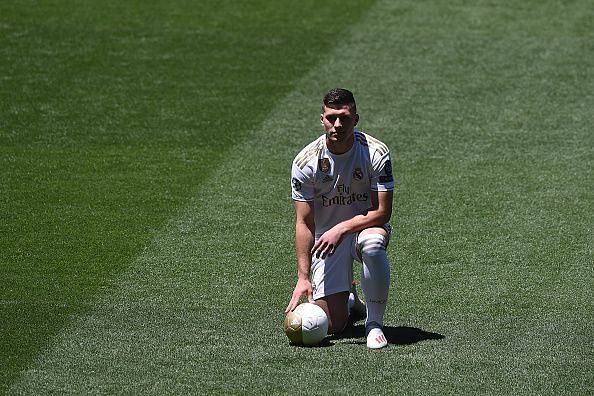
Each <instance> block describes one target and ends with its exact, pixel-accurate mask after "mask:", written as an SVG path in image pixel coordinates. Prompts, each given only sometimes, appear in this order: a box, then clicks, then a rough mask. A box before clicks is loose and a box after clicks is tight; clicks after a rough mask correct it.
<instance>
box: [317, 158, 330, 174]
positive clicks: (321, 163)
mask: <svg viewBox="0 0 594 396" xmlns="http://www.w3.org/2000/svg"><path fill="white" fill-rule="evenodd" d="M318 167H319V168H320V170H321V171H322V172H324V173H328V172H330V159H328V158H320V159H319V160H318Z"/></svg>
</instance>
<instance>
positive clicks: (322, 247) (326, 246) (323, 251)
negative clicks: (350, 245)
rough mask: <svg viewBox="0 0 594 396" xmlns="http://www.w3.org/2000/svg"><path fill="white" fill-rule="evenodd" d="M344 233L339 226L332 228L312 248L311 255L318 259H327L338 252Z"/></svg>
mask: <svg viewBox="0 0 594 396" xmlns="http://www.w3.org/2000/svg"><path fill="white" fill-rule="evenodd" d="M343 236H344V232H343V231H342V230H341V229H340V228H339V227H337V226H334V227H332V228H331V229H329V230H328V231H326V232H325V233H323V234H322V236H321V237H320V239H318V240H317V241H316V243H314V245H313V247H312V248H311V254H312V256H314V257H317V258H322V259H323V258H326V257H327V256H330V255H331V254H332V253H334V252H335V251H336V248H337V247H338V245H339V244H340V242H342V238H343Z"/></svg>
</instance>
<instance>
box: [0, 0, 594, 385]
mask: <svg viewBox="0 0 594 396" xmlns="http://www.w3.org/2000/svg"><path fill="white" fill-rule="evenodd" d="M35 4H36V6H32V5H33V3H32V2H18V3H17V2H11V3H8V4H3V5H2V6H0V43H2V45H0V55H1V56H2V58H1V59H2V61H0V68H1V69H0V71H1V72H2V76H3V77H2V78H3V79H2V83H1V84H2V94H1V95H2V102H1V103H2V108H1V114H0V140H1V143H2V144H0V165H1V166H0V178H1V179H0V180H1V183H2V186H3V187H2V189H0V205H1V206H0V213H1V215H2V218H1V220H2V222H1V223H0V237H1V239H0V277H1V278H2V280H3V285H4V286H3V287H2V288H0V323H2V326H0V367H2V371H1V372H0V390H1V391H7V392H8V393H25V394H38V393H48V392H52V391H53V392H72V393H83V392H85V393H86V392H96V393H155V394H161V393H294V392H305V390H307V389H323V390H324V393H329V394H342V393H359V394H360V393H363V394H369V393H378V394H386V393H404V394H428V393H430V394H448V393H449V394H459V393H487V394H514V393H521V394H525V393H531V394H543V393H544V394H563V393H565V394H587V393H592V392H593V391H594V378H593V375H592V369H591V367H592V366H593V363H594V362H593V356H594V354H593V352H594V339H593V338H592V334H593V330H594V327H593V325H592V319H593V315H592V312H593V311H594V310H593V308H594V307H593V295H592V294H593V292H592V290H593V289H592V285H593V281H594V273H593V271H594V269H593V265H592V263H593V255H592V253H593V251H592V242H593V240H592V224H594V221H593V220H594V218H593V213H594V204H593V202H594V196H593V191H592V187H591V186H592V171H591V169H592V167H593V159H594V153H593V147H594V137H593V135H592V131H591V125H593V121H594V120H593V118H594V117H593V112H592V111H591V109H592V108H594V103H593V102H594V100H593V96H592V92H594V86H593V85H594V82H593V81H592V78H591V77H592V72H593V71H594V56H593V55H594V46H593V44H592V43H594V41H593V39H594V29H592V20H593V18H594V7H592V6H591V5H589V3H588V2H586V1H582V2H580V1H575V2H565V3H562V2H552V1H551V2H544V3H542V4H541V2H524V3H522V4H515V3H514V2H505V3H504V2H501V3H492V2H472V3H470V2H468V4H467V3H465V2H462V1H457V2H449V3H447V4H445V3H443V4H442V3H441V2H423V3H417V2H398V3H394V4H393V2H389V1H385V2H384V1H377V2H375V4H370V3H368V4H366V5H365V6H363V7H361V6H360V5H359V4H360V3H357V5H356V6H355V5H354V4H351V5H349V6H344V5H342V6H338V7H337V4H339V2H337V3H336V4H325V5H323V6H322V5H320V4H316V3H314V2H309V3H303V2H299V4H291V3H288V2H287V3H284V2H283V3H282V6H274V7H273V6H271V5H268V3H266V2H256V1H252V2H238V3H232V2H212V3H205V2H202V3H201V4H200V5H197V4H193V3H190V2H187V3H186V2H181V1H175V2H163V3H154V4H152V5H149V6H147V5H145V4H140V3H139V4H134V3H131V2H130V3H125V4H124V5H120V4H119V3H116V2H113V3H112V2H107V3H104V2H103V3H101V5H99V3H97V4H95V3H91V2H45V3H43V4H37V3H35ZM275 4H276V3H275ZM340 4H342V3H340ZM369 5H371V7H370V8H368V7H367V6H369ZM332 86H346V87H351V88H352V89H353V90H354V91H355V94H356V96H357V98H358V105H359V106H358V107H359V109H360V113H361V117H362V119H361V124H360V126H361V127H362V128H363V129H365V130H367V131H369V132H370V133H372V134H373V135H375V136H377V137H379V138H381V139H382V140H384V141H385V142H386V143H388V144H389V146H390V147H391V148H392V151H393V153H394V155H395V157H396V160H395V161H394V162H395V166H394V168H395V172H396V174H397V175H398V191H397V194H396V198H395V215H394V219H393V223H394V226H395V235H394V238H393V239H392V244H391V248H390V257H391V259H392V262H393V268H394V270H393V272H394V275H395V278H394V282H393V288H392V291H391V305H390V307H389V309H388V313H387V318H386V322H387V324H388V328H387V333H388V337H389V339H390V342H391V343H392V344H393V345H391V346H390V347H389V348H388V349H386V350H384V351H381V352H379V353H371V352H370V351H367V350H366V348H365V347H364V344H363V342H364V339H363V337H362V336H361V326H360V325H357V326H356V327H355V329H354V331H353V332H351V333H350V334H347V335H346V336H345V337H343V338H333V339H331V340H330V342H329V343H328V344H327V346H326V347H323V348H296V347H291V346H289V345H288V344H287V340H286V338H285V336H284V334H283V333H282V331H281V322H282V311H283V309H284V306H285V305H286V303H287V301H288V298H289V296H290V293H291V291H292V287H293V285H294V281H295V279H294V273H295V269H294V258H293V252H292V233H293V225H292V221H293V215H292V208H291V202H290V200H289V192H288V173H289V168H290V161H291V159H292V157H293V156H294V155H295V153H296V152H297V151H298V150H299V149H300V148H301V147H302V146H303V145H305V144H306V143H308V142H309V141H311V140H312V139H313V138H315V137H316V136H317V135H318V134H319V133H320V130H319V125H318V121H317V114H318V111H319V101H320V98H321V95H323V93H324V91H325V90H326V89H327V88H329V87H332ZM338 362H340V364H339V363H338Z"/></svg>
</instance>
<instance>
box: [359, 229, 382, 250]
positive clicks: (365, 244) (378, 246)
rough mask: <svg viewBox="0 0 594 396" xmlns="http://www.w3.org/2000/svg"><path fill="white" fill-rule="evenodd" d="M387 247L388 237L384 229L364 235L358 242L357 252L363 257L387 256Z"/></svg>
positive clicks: (360, 236)
mask: <svg viewBox="0 0 594 396" xmlns="http://www.w3.org/2000/svg"><path fill="white" fill-rule="evenodd" d="M382 231H383V232H382ZM387 247H388V235H387V232H385V231H384V230H383V229H381V230H377V231H376V232H366V233H364V234H363V233H362V234H360V235H359V238H358V240H357V252H358V253H359V255H360V256H361V257H364V256H377V255H380V254H386V248H387Z"/></svg>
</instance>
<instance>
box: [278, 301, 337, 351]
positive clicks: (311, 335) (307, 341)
mask: <svg viewBox="0 0 594 396" xmlns="http://www.w3.org/2000/svg"><path fill="white" fill-rule="evenodd" d="M283 328H284V329H285V334H286V335H287V337H289V340H290V341H291V343H293V344H297V345H306V346H311V345H316V344H319V343H320V342H321V341H322V340H323V339H324V337H326V336H327V335H328V317H327V316H326V312H324V310H323V309H322V308H320V307H319V306H317V305H315V304H312V303H302V304H299V305H298V306H297V308H295V309H294V310H293V311H292V312H289V313H288V314H287V316H285V321H284V322H283Z"/></svg>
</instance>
